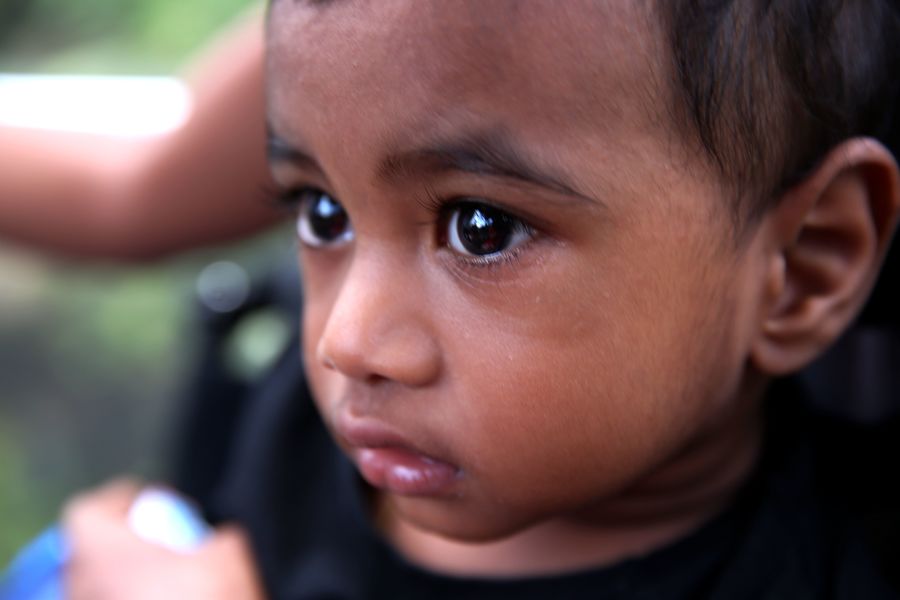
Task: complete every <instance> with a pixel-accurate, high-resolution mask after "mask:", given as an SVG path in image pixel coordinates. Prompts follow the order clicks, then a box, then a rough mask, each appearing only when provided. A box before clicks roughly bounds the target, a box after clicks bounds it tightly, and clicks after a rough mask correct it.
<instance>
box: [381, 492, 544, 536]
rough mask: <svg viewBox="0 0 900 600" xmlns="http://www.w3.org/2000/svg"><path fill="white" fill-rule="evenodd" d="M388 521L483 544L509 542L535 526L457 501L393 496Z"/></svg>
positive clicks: (388, 501)
mask: <svg viewBox="0 0 900 600" xmlns="http://www.w3.org/2000/svg"><path fill="white" fill-rule="evenodd" d="M387 503H388V506H389V509H388V510H389V512H390V517H389V518H391V519H396V520H399V521H402V522H403V523H405V524H406V525H408V526H411V527H412V528H414V529H416V530H418V531H419V532H420V533H424V534H427V535H434V536H437V537H440V538H443V539H445V540H447V541H451V542H458V543H466V544H486V543H490V542H496V541H500V540H503V539H505V538H508V537H510V536H512V535H515V534H516V533H519V532H521V531H524V530H525V529H527V528H529V527H530V526H532V525H534V524H535V523H536V519H528V518H516V516H515V515H513V514H511V513H510V511H508V510H507V511H500V510H498V511H490V513H488V512H486V511H483V510H478V509H477V508H475V507H472V506H470V505H468V504H467V503H466V502H464V501H462V500H461V499H459V498H453V499H441V500H436V499H425V498H408V497H403V496H392V497H391V498H389V499H387Z"/></svg>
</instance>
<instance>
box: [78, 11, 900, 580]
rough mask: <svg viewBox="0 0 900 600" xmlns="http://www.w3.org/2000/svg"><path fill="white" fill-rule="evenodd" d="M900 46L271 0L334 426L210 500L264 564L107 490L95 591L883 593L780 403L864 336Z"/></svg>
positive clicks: (572, 16)
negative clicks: (160, 530) (155, 536)
mask: <svg viewBox="0 0 900 600" xmlns="http://www.w3.org/2000/svg"><path fill="white" fill-rule="evenodd" d="M897 23H898V15H897V13H896V11H895V9H893V8H891V6H890V5H889V4H888V3H887V2H868V3H865V4H864V3H862V2H843V3H840V2H830V1H819V0H816V1H813V0H808V1H802V0H797V1H793V2H785V3H778V4H777V5H776V4H773V5H769V4H768V3H761V2H740V3H738V2H724V3H716V5H715V6H712V5H711V4H710V3H694V2H688V1H680V0H679V1H675V2H649V1H648V2H637V1H635V2H625V1H622V2H590V1H587V0H571V1H567V2H565V3H562V2H555V3H551V2H537V1H534V2H531V1H529V2H514V1H502V0H497V1H495V2H475V1H468V0H466V1H459V2H431V1H421V0H415V1H412V0H391V1H384V2H377V3H375V2H364V1H362V0H331V1H323V0H318V1H314V0H306V1H304V0H296V1H295V0H290V1H289V0H275V1H274V2H273V3H272V6H271V12H270V15H269V31H268V35H269V42H268V51H269V58H268V76H269V83H268V92H269V99H268V102H269V121H270V128H271V144H270V156H271V161H272V169H273V173H274V176H275V178H276V180H277V181H278V182H279V184H280V185H281V186H283V187H284V188H285V189H286V190H288V191H287V192H286V193H285V199H286V201H287V202H289V203H290V204H291V205H293V206H295V207H296V209H297V212H298V232H299V237H300V241H301V247H302V248H301V251H300V256H301V263H302V273H303V278H304V290H305V299H304V315H303V358H304V366H305V372H306V376H307V378H308V381H309V386H310V389H311V398H312V399H313V400H312V401H313V402H314V403H315V406H316V407H317V408H318V413H319V415H320V416H321V422H320V421H319V420H318V418H317V417H316V416H315V415H314V414H313V413H312V412H311V411H308V410H305V403H306V402H307V400H306V399H305V395H302V396H300V397H297V396H293V397H290V398H289V399H287V400H285V399H284V398H282V402H284V404H283V405H280V404H278V403H277V402H274V401H272V402H269V403H266V400H267V399H266V398H262V399H260V402H259V404H257V405H255V406H253V407H251V409H250V411H249V413H248V415H246V420H245V423H244V425H243V428H244V429H243V430H242V432H240V435H241V436H243V437H241V439H240V440H238V442H236V444H235V450H234V454H233V456H231V457H230V458H229V461H230V464H231V471H230V472H229V473H228V474H227V476H226V477H225V478H224V481H223V483H222V485H221V487H220V489H218V490H216V494H215V495H214V496H213V500H211V501H210V504H211V505H212V506H213V510H215V512H216V513H217V514H218V515H219V516H223V517H227V518H230V519H234V520H237V521H239V522H240V523H241V524H242V525H243V526H244V527H245V528H246V529H247V530H248V532H249V536H250V540H251V545H252V548H253V554H254V556H255V564H256V566H255V567H251V566H250V565H251V562H250V559H249V557H248V551H247V550H246V548H245V547H244V546H243V545H242V542H241V541H240V538H239V537H237V538H236V537H235V534H233V533H228V534H222V536H220V537H219V538H216V539H215V540H214V541H213V542H211V543H210V545H209V547H208V549H207V550H202V551H201V552H200V553H198V554H197V555H194V556H189V557H179V556H174V555H169V554H167V553H164V552H163V551H160V550H158V549H152V550H151V549H148V548H147V547H145V546H143V545H142V544H140V543H139V542H137V541H136V540H134V539H131V538H129V536H128V535H127V534H126V533H125V532H124V531H123V530H122V525H121V523H120V522H119V520H118V519H119V516H118V515H120V514H121V512H122V508H123V507H124V506H127V503H128V502H127V501H128V499H129V498H130V495H131V494H132V493H133V492H132V491H130V490H127V489H126V490H125V491H123V488H121V487H114V488H110V489H107V490H105V491H102V492H99V493H98V494H95V495H94V496H92V497H88V498H87V499H85V500H82V501H81V502H78V503H76V504H75V505H74V508H73V509H72V510H71V511H70V513H69V523H70V531H71V532H72V534H73V536H74V537H75V539H76V543H75V561H74V563H73V567H72V569H70V572H69V578H70V581H71V582H72V585H73V589H75V590H78V591H79V593H82V594H85V596H84V597H92V598H96V597H136V595H135V592H134V589H137V590H141V593H142V594H144V595H150V596H152V595H153V593H158V594H162V595H163V596H164V597H176V596H177V597H197V598H199V597H228V598H237V597H244V596H246V597H254V596H255V595H259V594H260V593H261V592H260V587H259V585H260V584H258V583H256V582H255V580H254V578H255V577H256V575H255V572H258V573H260V574H261V577H262V580H263V582H264V584H263V585H262V587H263V588H265V589H266V591H267V593H268V594H269V595H271V596H273V597H279V598H281V597H285V598H305V597H316V598H324V597H328V598H332V597H335V598H337V597H340V598H343V597H351V598H357V597H377V598H395V597H425V596H427V597H448V598H450V597H453V598H457V597H466V598H468V597H478V598H481V597H485V598H500V597H515V598H523V597H546V596H550V595H554V596H557V597H565V598H576V597H590V598H596V597H628V598H694V597H710V598H740V597H753V598H756V597H766V598H786V597H790V598H807V597H809V598H812V597H824V596H832V595H833V596H835V597H848V598H849V597H854V598H858V597H865V598H873V597H881V596H882V595H885V596H889V594H890V592H889V591H888V590H887V588H886V587H883V586H884V584H883V583H882V582H881V580H880V578H879V575H878V574H877V573H876V570H875V569H874V567H873V566H872V564H871V563H870V560H869V558H868V556H867V554H866V552H865V550H864V549H863V547H862V546H861V545H860V542H859V538H857V537H855V534H853V530H852V528H850V527H849V525H848V524H847V523H846V519H844V518H843V517H841V516H840V513H838V512H837V509H836V508H835V506H833V505H832V504H831V503H830V502H829V500H828V499H827V498H822V497H820V496H819V495H818V494H817V492H816V491H815V490H816V486H817V480H816V479H815V476H814V471H815V462H814V461H815V458H814V453H813V450H811V449H810V448H809V446H808V444H807V442H806V435H805V433H804V430H803V420H802V419H798V420H793V421H791V420H785V419H789V418H790V417H791V415H792V410H793V409H792V408H791V406H792V404H793V403H794V402H795V401H796V399H795V398H793V397H791V396H792V394H793V392H791V391H790V390H788V391H784V390H781V391H780V392H778V391H770V393H769V396H770V397H769V402H768V403H767V404H766V406H767V408H768V410H767V411H766V414H765V415H764V414H763V408H764V403H763V396H764V395H765V394H766V393H767V390H768V389H769V383H770V382H771V381H772V380H773V379H774V378H777V377H779V376H782V375H786V374H789V373H792V372H795V371H797V370H799V369H801V368H802V367H803V366H805V365H806V364H808V363H809V362H810V361H812V360H813V359H814V358H815V357H816V356H818V355H819V354H820V353H821V352H822V351H823V350H824V349H825V348H827V347H828V346H829V345H830V344H831V343H832V342H833V341H834V340H835V339H836V338H837V337H838V336H839V335H840V334H841V332H842V331H844V330H845V329H846V328H847V327H848V325H849V324H850V323H851V322H852V320H853V318H854V316H855V315H856V314H857V312H858V311H859V309H860V308H861V307H862V305H863V304H864V301H865V299H866V297H867V295H868V292H869V290H870V288H871V286H872V284H873V282H874V281H875V279H876V275H877V272H878V268H879V265H880V263H881V260H882V258H883V256H884V254H885V251H886V249H887V246H888V242H889V239H890V237H891V234H892V232H893V229H894V225H895V222H896V218H897V211H898V207H900V176H898V171H897V165H896V162H895V160H894V158H893V157H892V155H891V152H890V151H889V150H888V148H887V147H886V146H885V144H890V143H893V142H896V137H891V136H895V135H896V134H895V133H894V134H892V133H891V129H890V128H891V124H890V118H891V114H892V113H893V112H895V105H896V102H897V84H896V83H895V78H894V74H895V73H896V67H897V64H898V58H897V48H896V42H895V41H894V40H895V39H896V37H897V36H896V34H897V32H898V26H897ZM879 140H880V141H879ZM323 424H324V427H323ZM795 426H796V428H795ZM325 430H327V431H328V433H330V434H331V437H332V438H333V440H334V442H335V444H336V446H334V445H332V442H331V441H329V439H327V437H326V436H325V434H324V432H325ZM338 448H339V449H340V450H341V451H342V452H339V451H338ZM347 459H349V461H348V460H347ZM351 465H353V466H355V469H356V470H355V472H356V473H358V474H359V475H361V476H362V480H364V481H365V482H367V483H366V484H362V483H361V482H360V480H358V479H357V478H356V477H355V475H354V470H353V469H352V468H351ZM98 531H99V532H101V533H99V534H98V533H97V532H98ZM103 532H105V533H103ZM92 536H93V538H92V541H90V540H89V538H91V537H92ZM109 540H112V542H110V541H109ZM235 540H237V542H235ZM111 548H112V549H113V550H111ZM79 557H80V558H79ZM173 574H174V575H173ZM170 576H171V577H175V578H176V579H177V582H176V583H169V584H165V583H163V582H166V581H169V582H171V581H176V579H172V578H170ZM142 577H145V578H146V579H145V580H143V581H142ZM178 586H184V587H178ZM192 586H193V587H192ZM163 588H165V589H163ZM150 589H152V590H153V592H150V591H148V590H150ZM85 590H88V591H85ZM198 590H199V591H198ZM74 597H78V595H77V594H76V595H75V596H74ZM141 597H144V596H141Z"/></svg>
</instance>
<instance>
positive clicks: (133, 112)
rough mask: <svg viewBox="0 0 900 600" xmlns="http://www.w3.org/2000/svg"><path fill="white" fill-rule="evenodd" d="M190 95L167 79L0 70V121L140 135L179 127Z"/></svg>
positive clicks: (187, 106) (61, 128)
mask: <svg viewBox="0 0 900 600" xmlns="http://www.w3.org/2000/svg"><path fill="white" fill-rule="evenodd" d="M190 111H191V93H190V90H189V89H188V87H187V86H186V85H185V84H184V83H183V82H182V81H180V80H178V79H175V78H172V77H138V76H122V77H120V76H106V75H18V74H16V75H14V74H2V73H0V124H3V125H9V126H13V127H29V128H34V129H54V130H62V131H75V132H82V133H93V134H98V135H109V136H116V137H144V136H152V135H159V134H161V133H166V132H167V131H171V130H173V129H176V128H177V127H178V126H180V125H181V124H182V123H184V121H185V120H186V119H187V118H188V115H189V114H190Z"/></svg>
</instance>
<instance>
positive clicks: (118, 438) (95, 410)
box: [0, 0, 291, 567]
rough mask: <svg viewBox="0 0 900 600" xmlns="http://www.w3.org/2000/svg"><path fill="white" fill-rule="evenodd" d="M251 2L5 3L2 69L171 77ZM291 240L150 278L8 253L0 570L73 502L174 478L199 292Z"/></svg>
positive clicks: (1, 286) (154, 272) (253, 245)
mask: <svg viewBox="0 0 900 600" xmlns="http://www.w3.org/2000/svg"><path fill="white" fill-rule="evenodd" d="M250 6H252V3H249V2H247V1H246V0H191V1H190V2H184V1H183V0H139V1H136V2H121V1H120V0H78V1H77V2H56V1H55V0H0V71H12V72H57V73H58V72H69V73H167V72H173V71H175V70H177V69H178V67H179V65H181V64H183V62H184V61H185V60H186V59H188V58H189V57H190V54H191V53H193V52H195V51H196V50H198V49H199V48H200V47H201V46H202V45H204V44H205V43H206V42H207V41H208V40H209V39H210V37H211V36H213V35H214V34H215V33H216V31H217V30H219V29H221V28H222V27H223V26H224V25H225V24H227V23H228V22H229V21H231V20H232V19H234V18H235V17H236V15H237V14H238V13H240V12H241V11H242V10H245V9H247V8H249V7H250ZM290 247H291V245H290V243H286V242H285V240H284V238H283V237H278V236H275V237H272V236H269V237H265V238H263V239H261V240H257V241H251V242H248V243H245V244H241V245H240V246H236V247H230V248H223V249H214V250H208V251H204V252H202V253H195V254H193V255H191V256H187V257H183V258H180V259H178V260H175V261H169V262H167V263H165V264H161V265H152V266H147V267H141V268H128V269H126V268H120V267H111V266H108V265H107V266H84V265H79V266H76V265H72V264H67V263H63V262H57V261H47V260H43V259H39V258H37V257H35V256H33V255H29V254H25V253H22V252H21V251H18V250H17V251H12V250H11V249H8V248H5V247H3V246H2V245H0V272H2V273H3V277H2V278H0V384H2V387H0V522H2V525H0V567H2V565H3V564H4V563H5V562H6V561H7V560H8V559H9V558H10V557H11V556H12V553H13V552H14V550H15V549H16V548H18V547H20V546H21V545H22V544H24V543H25V542H26V541H28V539H30V538H31V537H32V536H34V535H35V534H36V533H38V532H39V531H40V530H41V529H42V528H43V527H44V526H46V525H47V524H48V523H49V522H51V521H52V520H54V519H55V515H56V512H57V511H58V509H59V507H60V505H61V503H62V501H63V500H64V499H65V498H66V497H67V496H69V495H70V494H72V493H73V492H74V491H76V490H78V489H81V488H83V487H85V486H89V485H93V484H96V483H98V482H100V481H102V480H104V479H107V478H109V477H110V476H112V475H114V474H116V473H121V472H126V471H127V472H132V473H137V474H139V475H142V476H146V477H154V476H159V475H161V474H162V473H163V472H164V469H163V461H164V459H165V445H166V442H167V441H168V440H169V438H168V436H169V435H170V432H169V424H170V423H171V421H172V418H173V417H175V416H177V410H178V406H177V400H178V399H179V396H180V394H181V393H182V390H183V389H184V385H185V377H186V376H187V375H188V373H189V372H190V370H191V368H192V364H193V361H194V356H193V352H194V350H195V346H194V344H193V343H192V342H193V341H194V336H193V333H195V332H196V329H195V323H194V321H193V320H192V315H193V312H192V308H193V306H194V296H193V287H194V281H195V278H196V276H197V274H198V273H199V271H200V270H201V269H202V268H203V266H205V265H206V264H208V263H209V262H212V261H213V260H218V259H220V258H222V257H227V258H229V259H230V260H234V261H235V262H237V263H240V264H243V265H244V266H246V267H247V268H248V270H249V271H250V272H251V273H259V272H260V271H263V270H265V269H266V268H267V265H268V264H269V263H270V262H271V257H272V256H273V254H276V255H284V254H285V253H286V252H289V251H290V250H289V248H290Z"/></svg>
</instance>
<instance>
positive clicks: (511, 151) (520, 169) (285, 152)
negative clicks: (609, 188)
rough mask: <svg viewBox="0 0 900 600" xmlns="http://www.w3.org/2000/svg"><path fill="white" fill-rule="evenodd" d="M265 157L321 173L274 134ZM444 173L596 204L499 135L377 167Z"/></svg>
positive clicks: (391, 176)
mask: <svg viewBox="0 0 900 600" xmlns="http://www.w3.org/2000/svg"><path fill="white" fill-rule="evenodd" d="M267 147H268V156H269V160H270V161H272V162H289V163H292V164H294V165H296V166H297V167H300V168H303V169H307V170H312V171H316V172H319V173H323V174H324V171H323V170H322V167H321V166H319V163H317V162H316V160H315V159H314V158H313V157H312V156H310V155H308V154H306V153H305V152H303V151H302V150H299V149H298V148H295V147H293V146H291V145H290V144H289V143H288V142H287V141H285V140H284V139H282V138H281V137H279V136H278V135H276V134H275V133H274V132H273V131H272V129H271V127H270V128H269V134H268V146H267ZM423 170H424V171H428V172H431V173H446V172H452V171H458V172H461V173H471V174H474V175H484V176H489V177H499V178H504V179H512V180H515V181H518V182H520V183H525V184H527V185H532V186H539V187H542V188H545V189H549V190H552V191H554V192H557V193H559V194H563V195H566V196H570V197H573V198H576V199H578V200H582V201H586V202H590V203H593V204H597V203H598V201H597V200H595V199H593V198H591V197H589V196H586V195H584V194H582V193H580V192H578V191H576V190H575V188H573V187H572V186H571V185H569V184H568V183H567V182H566V181H565V180H564V178H562V177H560V176H559V175H557V174H555V173H552V172H551V171H549V170H548V169H543V168H540V167H538V166H537V165H535V164H534V163H533V161H531V160H530V159H528V158H527V157H526V156H525V155H524V154H523V153H522V152H520V151H519V150H518V149H517V148H516V146H515V145H514V144H513V143H512V142H511V141H510V140H509V139H508V137H507V136H504V135H502V134H497V133H492V134H486V135H475V136H469V137H466V138H463V139H460V140H457V141H447V142H438V143H436V144H434V145H431V146H427V147H422V148H418V149H415V150H407V151H402V152H398V153H393V154H390V155H389V156H388V157H387V158H385V159H384V160H383V161H382V162H381V164H380V165H379V167H378V171H377V172H378V177H379V178H380V179H383V180H385V181H392V180H396V179H402V178H404V177H411V176H413V175H414V174H415V173H417V172H421V171H423Z"/></svg>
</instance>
